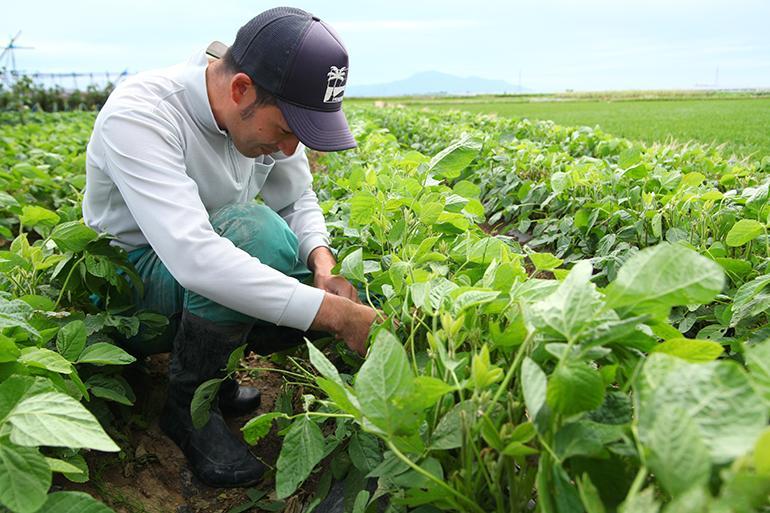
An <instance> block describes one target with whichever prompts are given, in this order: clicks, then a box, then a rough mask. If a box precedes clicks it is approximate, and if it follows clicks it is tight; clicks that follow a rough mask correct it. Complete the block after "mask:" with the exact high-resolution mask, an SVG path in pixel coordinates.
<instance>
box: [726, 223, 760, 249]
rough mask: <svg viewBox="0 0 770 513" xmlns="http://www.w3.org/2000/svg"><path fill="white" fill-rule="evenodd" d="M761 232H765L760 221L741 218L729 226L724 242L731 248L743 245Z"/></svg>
mask: <svg viewBox="0 0 770 513" xmlns="http://www.w3.org/2000/svg"><path fill="white" fill-rule="evenodd" d="M763 233H765V227H764V225H763V224H762V223H759V222H757V221H754V220H753V219H741V220H740V221H738V222H737V223H735V224H734V225H733V227H732V228H730V231H729V232H728V233H727V238H725V244H727V245H728V246H730V247H733V248H734V247H738V246H743V245H744V244H746V243H748V242H750V241H752V240H754V239H756V238H757V237H759V236H760V235H762V234H763Z"/></svg>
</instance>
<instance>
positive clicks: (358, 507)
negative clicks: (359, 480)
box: [352, 490, 369, 513]
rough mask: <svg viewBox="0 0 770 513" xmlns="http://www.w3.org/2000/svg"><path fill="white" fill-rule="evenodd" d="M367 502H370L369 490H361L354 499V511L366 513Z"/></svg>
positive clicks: (355, 512)
mask: <svg viewBox="0 0 770 513" xmlns="http://www.w3.org/2000/svg"><path fill="white" fill-rule="evenodd" d="M367 504H369V492H368V491H367V490H361V491H360V492H358V493H357V494H356V498H355V500H354V501H353V510H352V513H364V511H366V505H367Z"/></svg>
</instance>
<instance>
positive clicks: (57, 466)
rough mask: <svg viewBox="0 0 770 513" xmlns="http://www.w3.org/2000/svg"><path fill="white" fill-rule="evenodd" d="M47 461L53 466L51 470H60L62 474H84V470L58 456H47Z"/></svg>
mask: <svg viewBox="0 0 770 513" xmlns="http://www.w3.org/2000/svg"><path fill="white" fill-rule="evenodd" d="M45 461H46V462H48V466H49V467H50V468H51V472H59V473H60V474H82V473H83V471H82V470H80V469H79V468H78V467H76V466H75V465H73V464H71V463H67V462H66V461H64V460H60V459H58V458H49V457H47V456H46V458H45Z"/></svg>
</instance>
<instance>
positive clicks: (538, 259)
mask: <svg viewBox="0 0 770 513" xmlns="http://www.w3.org/2000/svg"><path fill="white" fill-rule="evenodd" d="M527 256H528V257H529V259H530V260H531V261H532V264H533V265H534V266H535V269H537V270H538V271H551V270H553V269H556V268H557V267H559V266H560V265H561V264H563V263H564V260H562V259H561V258H556V257H555V256H553V255H552V254H550V253H530V254H528V255H527Z"/></svg>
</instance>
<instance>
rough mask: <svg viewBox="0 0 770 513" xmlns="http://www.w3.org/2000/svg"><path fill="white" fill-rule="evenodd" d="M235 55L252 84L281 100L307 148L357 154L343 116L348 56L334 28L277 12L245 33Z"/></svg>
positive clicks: (298, 13)
mask: <svg viewBox="0 0 770 513" xmlns="http://www.w3.org/2000/svg"><path fill="white" fill-rule="evenodd" d="M230 51H231V52H232V56H233V59H234V60H235V62H236V64H237V65H238V66H239V68H240V69H242V70H243V72H244V73H246V74H247V75H249V77H251V79H252V81H254V82H255V83H256V84H258V85H259V86H260V87H262V88H264V89H265V90H267V91H269V92H270V93H272V94H273V95H275V96H276V97H277V98H278V107H279V108H280V109H281V112H282V113H283V115H284V117H285V118H286V122H287V123H288V124H289V128H291V129H292V131H293V132H294V134H295V135H296V136H297V138H298V139H299V140H300V141H301V142H302V143H303V144H304V145H305V146H307V147H309V148H312V149H314V150H321V151H338V150H347V149H349V148H355V146H356V141H355V139H354V138H353V134H351V133H350V129H349V128H348V122H347V119H345V114H344V113H343V112H342V97H343V95H344V93H345V85H346V84H347V79H348V52H347V50H346V49H345V45H344V44H343V43H342V40H341V39H340V37H339V36H338V35H337V33H336V32H335V31H334V30H333V29H332V28H331V27H330V26H329V25H327V24H326V23H324V22H323V21H321V20H320V19H318V18H317V17H316V16H313V15H312V14H310V13H307V12H305V11H303V10H301V9H296V8H293V7H276V8H274V9H270V10H268V11H265V12H263V13H262V14H259V15H257V16H256V17H254V18H253V19H252V20H251V21H249V22H248V23H246V25H244V26H243V27H241V29H240V30H239V31H238V34H237V36H236V37H235V42H234V43H233V45H232V46H231V47H230Z"/></svg>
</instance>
